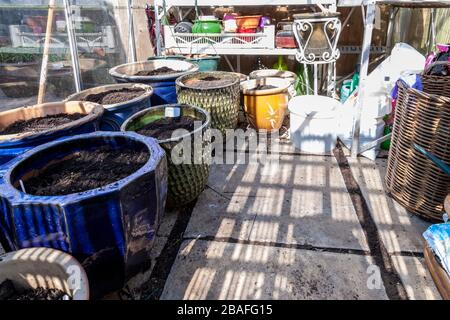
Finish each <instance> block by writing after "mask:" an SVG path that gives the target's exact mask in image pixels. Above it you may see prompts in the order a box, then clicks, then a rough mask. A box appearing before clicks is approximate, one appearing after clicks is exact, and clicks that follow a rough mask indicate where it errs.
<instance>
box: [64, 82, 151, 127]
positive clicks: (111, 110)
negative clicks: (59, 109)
mask: <svg viewBox="0 0 450 320" xmlns="http://www.w3.org/2000/svg"><path fill="white" fill-rule="evenodd" d="M124 88H127V89H144V90H145V92H144V93H143V94H142V95H140V96H139V97H136V98H134V99H132V100H129V101H125V102H120V103H115V104H103V107H104V108H105V112H104V113H103V116H102V119H101V122H100V130H103V131H120V126H121V125H122V123H123V122H124V121H125V120H126V119H128V118H129V117H130V116H131V115H133V114H135V113H136V112H138V111H140V110H143V109H146V108H149V107H150V106H151V105H152V103H151V100H150V99H151V96H152V94H153V89H152V87H150V86H148V85H145V84H140V83H122V84H110V85H106V86H100V87H95V88H90V89H87V90H83V91H81V92H78V93H74V94H72V95H71V96H69V97H68V98H67V99H66V101H78V100H84V99H85V98H86V97H87V96H88V95H90V94H95V93H101V92H106V91H109V90H120V89H124Z"/></svg>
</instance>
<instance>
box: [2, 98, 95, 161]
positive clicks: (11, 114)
mask: <svg viewBox="0 0 450 320" xmlns="http://www.w3.org/2000/svg"><path fill="white" fill-rule="evenodd" d="M103 110H104V109H103V107H102V106H101V105H99V104H96V103H92V102H81V101H70V102H51V103H44V104H38V105H34V106H29V107H22V108H16V109H12V110H8V111H3V112H0V164H3V163H5V162H8V161H9V160H11V159H13V158H14V157H16V156H17V155H20V154H21V153H24V152H25V151H27V150H30V149H31V148H33V147H35V146H38V145H40V144H43V143H46V142H49V141H53V140H56V139H59V138H62V137H65V136H72V135H76V134H81V133H89V132H93V131H96V130H98V129H99V123H100V118H101V116H102V115H103Z"/></svg>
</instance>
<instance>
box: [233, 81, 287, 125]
mask: <svg viewBox="0 0 450 320" xmlns="http://www.w3.org/2000/svg"><path fill="white" fill-rule="evenodd" d="M290 85H291V81H290V80H286V79H282V78H259V79H254V80H248V81H245V82H243V83H242V84H241V88H242V93H243V95H244V110H245V113H246V115H247V120H248V122H249V123H250V124H251V125H252V126H253V127H254V128H255V129H258V130H269V131H272V130H279V129H280V128H281V126H282V124H283V120H284V116H285V114H286V108H287V104H288V101H289V93H288V89H289V86H290Z"/></svg>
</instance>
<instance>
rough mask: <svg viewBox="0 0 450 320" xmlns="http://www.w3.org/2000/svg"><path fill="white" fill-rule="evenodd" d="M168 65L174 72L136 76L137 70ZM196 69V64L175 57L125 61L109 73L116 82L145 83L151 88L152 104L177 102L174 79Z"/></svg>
mask: <svg viewBox="0 0 450 320" xmlns="http://www.w3.org/2000/svg"><path fill="white" fill-rule="evenodd" d="M161 67H168V68H171V69H173V70H176V71H177V72H176V73H169V74H162V75H154V76H136V75H135V74H136V73H137V72H138V71H143V70H155V69H158V68H161ZM197 70H198V66H197V65H195V64H193V63H191V62H187V61H184V60H176V59H154V60H150V61H142V62H134V63H126V64H122V65H119V66H117V67H114V68H112V69H111V70H109V74H110V75H111V76H112V77H114V79H115V80H116V81H117V82H137V83H145V84H148V85H150V86H152V88H153V96H152V106H158V105H161V104H171V103H176V102H177V93H176V86H175V80H176V79H177V78H178V77H180V76H182V75H185V74H188V73H192V72H195V71H197Z"/></svg>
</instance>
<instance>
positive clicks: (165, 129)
mask: <svg viewBox="0 0 450 320" xmlns="http://www.w3.org/2000/svg"><path fill="white" fill-rule="evenodd" d="M194 121H195V120H194V119H193V118H190V117H184V116H181V117H176V118H169V117H168V118H161V119H158V120H156V121H153V122H151V123H149V124H147V125H145V126H144V127H142V128H140V129H139V130H137V131H136V132H137V133H139V134H142V135H143V136H147V137H153V138H155V139H158V140H166V139H170V138H172V134H173V132H174V131H175V130H177V129H185V130H188V131H189V132H191V131H192V130H194Z"/></svg>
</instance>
